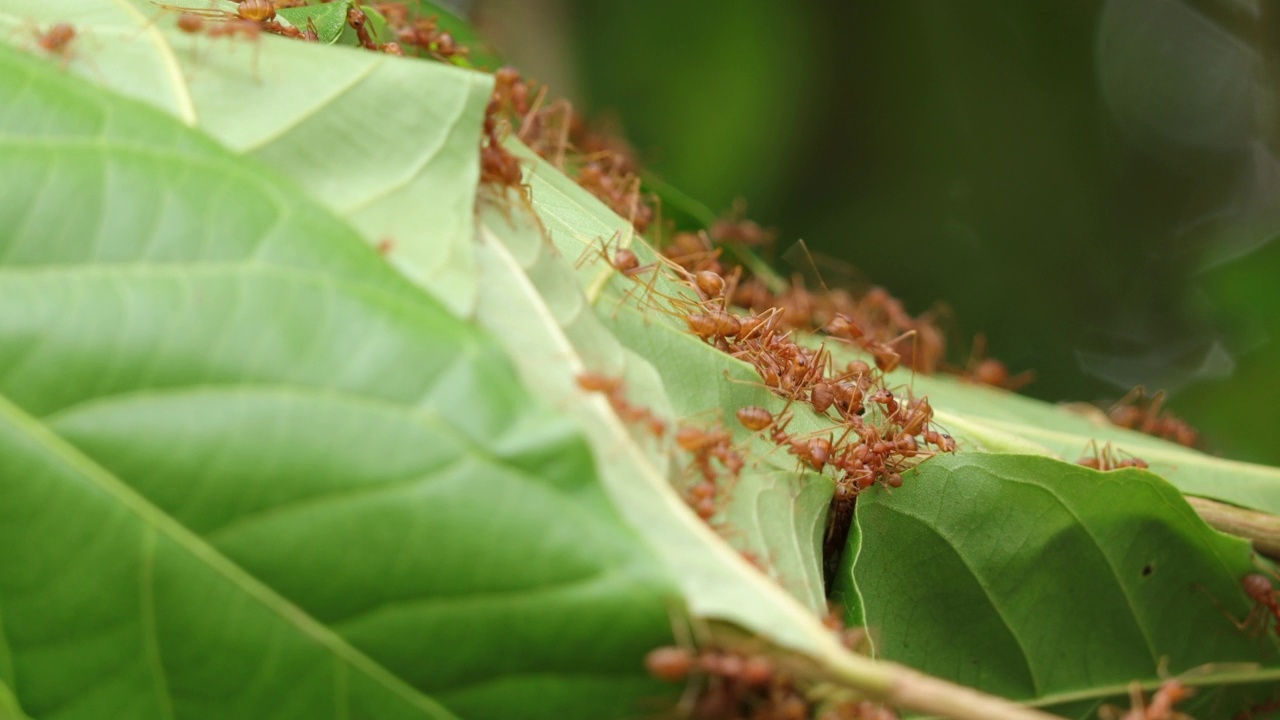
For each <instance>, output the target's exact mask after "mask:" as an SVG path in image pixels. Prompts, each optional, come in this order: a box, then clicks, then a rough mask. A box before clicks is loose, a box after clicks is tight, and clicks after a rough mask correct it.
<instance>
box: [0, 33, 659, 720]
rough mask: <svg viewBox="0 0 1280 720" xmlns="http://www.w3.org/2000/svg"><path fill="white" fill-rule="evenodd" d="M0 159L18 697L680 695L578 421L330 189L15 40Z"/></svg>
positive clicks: (592, 703) (297, 700)
mask: <svg viewBox="0 0 1280 720" xmlns="http://www.w3.org/2000/svg"><path fill="white" fill-rule="evenodd" d="M0 164H3V166H4V168H5V173H6V187H7V188H8V189H9V190H10V192H6V193H5V194H4V195H3V196H2V197H0V259H2V264H0V294H2V295H3V296H4V297H5V298H6V302H5V303H3V304H0V456H2V457H4V458H6V464H5V466H4V470H3V472H2V473H0V474H2V475H3V481H0V546H3V547H4V548H5V558H6V561H5V562H4V563H0V628H2V629H3V633H2V634H0V680H2V681H4V682H5V683H6V684H7V685H8V686H9V687H10V689H12V690H13V692H14V693H15V694H16V698H17V701H18V702H19V703H20V706H21V707H22V709H23V710H25V711H26V712H27V713H28V714H30V715H31V716H32V717H35V718H40V719H42V720H43V719H44V718H80V717H85V718H101V717H299V718H313V717H330V716H333V717H339V718H348V717H350V718H360V717H369V718H391V717H406V718H408V717H415V718H416V717H449V716H451V712H456V713H458V714H459V715H462V716H466V717H494V718H502V717H510V716H511V712H512V710H511V709H512V708H519V709H520V711H521V712H523V713H525V714H526V716H542V717H584V718H585V717H593V718H594V717H602V716H610V715H619V714H627V713H631V712H633V711H634V708H636V707H638V706H642V705H648V706H650V707H655V706H660V703H661V702H662V700H663V698H664V697H668V696H669V694H670V692H671V689H670V688H667V687H664V686H662V685H661V684H659V683H656V682H655V681H653V680H652V679H650V678H648V677H647V676H646V674H645V673H644V671H643V666H642V663H641V661H640V660H641V658H642V656H643V653H644V652H645V651H646V650H647V649H649V648H651V647H653V646H655V645H658V644H661V643H663V642H669V639H670V626H669V619H668V607H669V605H670V602H671V600H670V598H671V596H672V594H673V592H674V590H673V588H672V587H671V585H670V583H669V581H668V580H667V579H666V577H665V574H664V572H663V571H662V570H661V568H660V566H659V565H658V564H657V563H656V562H655V560H654V558H653V557H652V556H651V555H649V554H648V553H647V552H646V551H645V549H644V546H643V545H642V544H641V543H639V542H638V541H637V537H636V535H635V534H634V533H633V532H632V531H631V530H629V529H628V528H627V527H626V525H625V524H624V523H623V522H622V519H621V518H620V517H619V516H618V514H617V513H616V511H615V510H614V509H613V506H612V505H611V503H610V500H609V498H608V496H607V495H606V494H605V492H604V491H603V489H602V487H601V486H600V484H599V482H598V479H597V476H596V474H595V472H594V467H593V464H592V459H591V456H590V453H589V450H588V447H587V445H586V444H585V443H584V442H583V440H582V439H581V437H580V435H579V434H578V432H577V431H576V430H575V429H574V427H573V426H572V425H571V424H570V423H568V422H566V421H565V420H563V419H562V418H561V417H560V416H559V415H558V414H555V413H552V412H550V411H549V410H547V409H546V406H544V405H542V404H540V403H538V402H536V401H535V400H533V399H532V398H530V397H529V396H528V395H527V394H526V392H525V391H524V390H523V389H522V388H521V387H520V386H519V384H518V382H517V380H516V377H515V375H514V374H513V372H512V369H511V367H510V365H509V364H508V363H507V361H506V360H505V358H504V357H503V356H502V353H501V351H500V349H499V348H498V346H497V345H496V344H494V343H493V342H492V341H491V340H490V339H488V338H487V336H484V335H483V334H481V333H480V332H478V331H477V330H475V329H474V328H472V327H470V326H467V325H465V324H463V323H462V322H460V321H459V320H457V319H456V318H454V317H453V316H452V315H450V314H449V313H448V312H447V311H446V310H445V308H444V307H443V306H442V305H440V304H439V303H438V302H436V301H435V300H434V299H433V298H431V297H430V296H428V295H427V294H425V293H423V292H422V291H421V290H420V289H419V288H418V287H416V286H414V285H412V284H410V283H409V282H406V281H405V280H404V279H402V278H401V277H400V276H399V275H398V274H397V273H395V272H394V271H393V270H392V269H391V268H390V267H388V265H387V264H386V263H385V261H384V260H383V259H382V258H381V257H380V256H378V255H377V254H376V253H375V252H373V251H372V250H371V249H370V248H368V247H367V246H366V245H365V244H364V243H363V242H361V240H360V239H359V237H358V236H357V235H356V234H355V233H354V231H352V230H351V229H350V228H349V227H348V226H347V225H346V224H345V223H344V222H343V221H342V220H341V219H339V218H336V217H334V216H332V215H331V214H330V213H329V212H328V211H327V210H325V209H324V208H322V207H321V206H320V205H318V204H316V203H315V202H314V201H312V200H310V199H308V198H307V197H306V196H305V194H304V193H303V192H301V191H300V190H298V189H296V188H294V187H293V185H292V184H291V182H290V181H289V180H287V179H285V178H283V177H280V176H277V175H276V174H275V173H274V172H273V171H272V170H269V169H267V168H266V167H264V166H262V165H260V164H258V163H256V162H251V161H246V160H244V159H242V158H237V157H236V156H234V155H232V154H230V153H228V152H226V151H225V150H223V149H221V148H220V147H219V146H217V145H216V144H215V143H213V142H211V141H210V140H208V139H206V138H202V137H201V136H199V135H198V134H195V133H192V132H190V131H187V130H185V129H184V128H182V127H181V126H179V125H178V124H177V123H176V122H174V121H173V120H171V119H169V118H168V117H166V116H164V115H163V114H160V113H158V112H155V111H152V110H149V109H148V108H146V107H144V106H141V105H138V104H137V103H134V102H132V101H128V100H124V99H121V98H117V97H111V96H107V95H102V94H98V93H97V92H95V91H94V90H92V89H91V88H88V87H87V86H85V85H84V84H82V83H81V82H79V81H77V80H75V79H74V78H73V77H71V76H70V75H68V74H66V73H63V72H60V71H59V69H58V68H57V67H56V66H55V65H53V64H50V63H46V62H42V61H37V60H33V59H30V58H27V57H24V56H22V55H19V54H14V53H13V52H12V51H10V50H7V49H2V48H0ZM68 208H75V212H68ZM548 518H555V522H554V523H550V524H549V523H548V520H547V519H548ZM446 708H447V710H446Z"/></svg>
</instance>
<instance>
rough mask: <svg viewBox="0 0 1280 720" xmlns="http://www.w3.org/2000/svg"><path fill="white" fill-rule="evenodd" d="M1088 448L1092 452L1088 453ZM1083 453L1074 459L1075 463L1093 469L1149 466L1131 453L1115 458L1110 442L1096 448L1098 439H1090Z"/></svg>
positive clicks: (1104, 469)
mask: <svg viewBox="0 0 1280 720" xmlns="http://www.w3.org/2000/svg"><path fill="white" fill-rule="evenodd" d="M1089 448H1092V449H1093V454H1092V455H1090V454H1089V453H1088V450H1089ZM1085 450H1086V452H1085V454H1083V455H1081V456H1080V458H1079V459H1077V460H1076V464H1077V465H1083V466H1085V467H1087V468H1093V469H1094V470H1102V471H1104V472H1106V471H1109V470H1119V469H1122V468H1140V469H1146V468H1148V467H1150V466H1149V465H1148V464H1147V462H1146V461H1145V460H1143V459H1142V458H1139V457H1133V456H1132V455H1131V456H1129V457H1127V458H1119V459H1118V458H1117V457H1116V451H1115V450H1114V448H1112V447H1111V443H1106V444H1105V445H1103V446H1102V449H1101V450H1099V449H1098V441H1096V440H1090V441H1089V445H1088V446H1086V448H1085Z"/></svg>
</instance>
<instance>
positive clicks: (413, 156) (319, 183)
mask: <svg viewBox="0 0 1280 720" xmlns="http://www.w3.org/2000/svg"><path fill="white" fill-rule="evenodd" d="M190 5H191V6H193V7H199V6H200V0H195V1H194V2H192V3H190ZM176 17H177V15H176V13H175V12H166V11H162V10H161V8H159V7H158V6H156V5H153V4H152V3H150V2H147V1H146V0H47V1H43V2H39V3H32V2H27V1H26V0H0V38H3V39H4V40H7V41H8V42H10V43H12V44H14V45H16V46H17V47H19V48H21V49H24V50H28V51H30V52H33V53H40V51H39V49H38V46H37V45H36V41H35V31H36V30H37V29H41V28H46V27H48V26H49V25H50V24H52V23H55V22H72V23H74V25H75V27H76V29H77V32H78V33H79V37H77V39H76V40H75V41H74V42H73V43H72V44H71V45H70V46H69V55H68V59H66V60H64V61H62V62H63V64H64V65H65V66H66V69H67V70H69V71H72V72H75V73H76V74H79V75H82V76H84V77H85V78H87V79H89V80H90V81H92V82H94V83H96V84H98V85H100V86H102V87H106V88H110V89H112V90H115V91H117V92H119V93H121V94H123V95H126V96H128V97H133V98H136V99H139V100H142V101H143V102H146V103H148V104H150V105H153V106H155V107H158V108H160V109H162V110H164V111H165V112H168V113H170V114H171V115H173V116H175V117H177V118H178V119H180V120H181V121H182V122H184V123H186V124H187V125H191V126H196V127H199V128H201V129H202V130H204V131H205V132H206V133H208V134H209V135H211V136H213V137H215V138H217V139H218V141H220V142H221V143H223V144H224V145H226V146H227V147H229V148H230V149H232V150H233V151H235V152H236V153H240V154H245V155H250V156H252V157H255V158H258V159H260V160H263V161H264V162H266V163H267V164H268V165H270V166H271V167H273V168H274V169H275V170H276V171H277V172H279V173H281V174H283V175H285V176H288V177H290V178H292V179H293V180H294V181H295V182H297V183H298V184H299V185H300V186H301V187H303V188H305V189H306V191H307V193H308V194H309V195H310V196H311V198H312V199H313V200H315V201H318V202H319V203H320V204H321V205H322V206H324V207H325V208H327V209H328V210H329V211H330V212H332V213H334V214H336V215H338V216H340V217H342V218H344V219H345V220H346V221H347V222H348V223H349V224H350V225H351V226H353V227H354V228H355V229H356V230H357V231H358V232H359V233H360V236H361V237H363V238H364V239H365V241H366V242H368V243H369V244H371V245H378V244H380V243H384V242H385V243H389V244H390V245H391V247H392V250H391V253H390V257H391V259H392V261H393V263H394V264H395V265H396V267H397V269H399V270H400V271H401V272H403V273H404V274H405V275H406V276H407V277H409V278H410V279H411V280H413V281H414V282H415V283H418V284H420V285H422V286H423V287H425V288H427V289H428V290H430V291H431V292H432V293H433V294H435V296H436V297H437V299H439V300H440V301H442V302H444V303H445V305H447V306H448V307H449V308H451V309H452V310H453V311H454V312H455V313H458V314H466V313H467V312H468V311H469V309H470V308H471V307H472V306H473V305H474V302H475V292H476V287H475V264H474V257H473V255H472V252H471V249H470V242H471V237H472V234H473V229H472V228H473V217H472V208H473V206H474V203H475V185H476V180H477V179H478V177H479V165H478V162H477V153H478V147H479V142H480V119H481V117H482V116H483V113H484V107H485V103H486V102H487V100H488V96H489V92H490V89H491V87H492V80H491V78H490V77H489V76H487V75H484V74H482V73H474V72H466V71H462V70H458V69H455V68H451V67H448V66H444V65H440V64H438V63H426V62H419V61H414V60H411V59H405V58H395V57H391V56H388V55H383V54H380V53H370V52H365V51H359V50H356V49H352V48H334V47H326V46H322V45H315V44H311V43H303V42H297V41H290V40H285V39H282V38H277V37H272V36H266V37H263V38H261V39H260V41H259V42H248V41H245V40H243V39H240V38H235V39H229V38H217V39H210V38H208V37H205V36H203V35H197V36H191V35H186V34H184V33H181V32H178V31H177V30H176V29H175V28H174V27H173V23H174V19H175V18H176Z"/></svg>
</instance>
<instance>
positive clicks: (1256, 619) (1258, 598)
mask: <svg viewBox="0 0 1280 720" xmlns="http://www.w3.org/2000/svg"><path fill="white" fill-rule="evenodd" d="M1240 587H1242V588H1244V593H1245V594H1246V595H1248V596H1249V598H1250V599H1251V600H1253V602H1254V605H1253V609H1252V610H1250V611H1249V614H1248V615H1247V616H1246V617H1245V619H1244V621H1243V622H1239V623H1236V626H1237V627H1239V628H1241V629H1244V628H1247V627H1249V626H1250V625H1252V624H1254V623H1257V624H1258V628H1257V630H1256V631H1255V632H1261V633H1265V632H1266V631H1267V625H1268V624H1269V623H1270V622H1271V621H1272V620H1274V621H1275V631H1276V635H1278V636H1280V591H1277V590H1276V589H1275V588H1274V587H1272V585H1271V581H1270V580H1268V579H1267V576H1266V575H1263V574H1262V573H1249V574H1248V575H1245V576H1244V577H1242V578H1240ZM1267 613H1270V614H1271V617H1268V616H1267ZM1233 621H1234V618H1233Z"/></svg>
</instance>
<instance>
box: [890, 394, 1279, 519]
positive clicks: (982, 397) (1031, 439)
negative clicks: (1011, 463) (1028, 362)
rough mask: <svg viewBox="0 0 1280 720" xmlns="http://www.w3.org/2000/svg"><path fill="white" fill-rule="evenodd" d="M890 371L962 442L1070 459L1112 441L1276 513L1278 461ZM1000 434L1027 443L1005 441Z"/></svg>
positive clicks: (1192, 481) (1195, 489) (1233, 499)
mask: <svg viewBox="0 0 1280 720" xmlns="http://www.w3.org/2000/svg"><path fill="white" fill-rule="evenodd" d="M895 377H897V378H898V379H899V382H901V383H903V384H908V383H913V384H914V388H915V392H916V393H917V394H923V395H928V396H929V400H930V402H931V403H933V405H934V407H935V408H938V409H940V410H942V411H943V412H942V416H941V419H940V421H941V422H942V423H943V424H944V425H946V424H947V423H948V422H954V424H955V425H956V426H957V427H954V428H950V429H952V430H954V431H955V433H954V434H955V435H956V436H957V439H958V440H959V441H960V442H961V447H962V448H966V449H978V450H991V451H1013V452H1028V451H1034V450H1031V448H1035V447H1036V446H1039V447H1040V448H1041V450H1040V452H1043V453H1045V454H1052V455H1055V456H1058V457H1061V458H1063V459H1065V460H1068V461H1074V460H1075V459H1077V458H1079V457H1080V456H1081V455H1083V454H1085V453H1086V451H1088V449H1089V444H1090V442H1091V441H1097V443H1098V444H1099V445H1101V444H1103V443H1108V442H1109V443H1111V444H1112V446H1113V447H1114V448H1115V449H1116V450H1117V451H1119V452H1120V453H1122V454H1131V455H1134V456H1137V457H1140V458H1142V459H1144V460H1146V461H1147V462H1148V463H1150V465H1151V470H1152V471H1154V472H1156V473H1157V474H1159V475H1160V476H1161V477H1163V478H1165V479H1166V480H1168V481H1169V482H1171V483H1173V484H1174V486H1175V487H1177V488H1178V489H1179V490H1182V491H1183V492H1184V493H1186V494H1188V495H1199V496H1201V497H1207V498H1213V499H1216V500H1222V501H1224V502H1228V503H1232V504H1235V505H1240V506H1242V507H1248V508H1254V509H1256V510H1262V511H1264V512H1268V513H1271V514H1273V515H1280V468H1274V467H1268V466H1265V465H1254V464H1251V463H1242V462H1237V461H1234V460H1227V459H1225V458H1218V457H1213V456H1211V455H1208V454H1206V453H1202V452H1198V451H1196V450H1192V449H1189V448H1185V447H1182V446H1180V445H1175V444H1173V443H1170V442H1167V441H1164V440H1161V439H1159V438H1154V437H1151V436H1149V435H1143V434H1141V433H1137V432H1133V431H1131V430H1125V429H1123V428H1118V427H1116V426H1114V425H1111V424H1110V423H1109V422H1107V421H1106V420H1105V418H1104V417H1103V416H1102V413H1101V412H1098V413H1093V414H1091V415H1084V414H1080V413H1077V412H1072V411H1069V410H1067V409H1064V408H1061V407H1054V406H1052V405H1049V404H1046V403H1043V402H1040V401H1037V400H1032V399H1030V398H1026V397H1022V396H1019V395H1014V394H1013V393H1009V392H1005V391H1003V390H996V389H992V388H987V387H983V386H979V385H973V384H969V383H963V382H960V381H958V380H955V379H953V378H947V377H939V376H934V377H924V376H919V377H915V378H911V376H910V375H909V374H908V373H903V372H899V373H898V374H897V375H896V376H895ZM961 426H963V427H961ZM1002 438H1003V439H1005V440H1007V439H1010V438H1015V439H1021V440H1022V441H1023V442H1024V443H1031V445H1026V444H1022V445H1021V446H1020V447H1019V446H1018V445H1014V446H1013V447H1009V446H1008V444H1007V442H1005V441H1002Z"/></svg>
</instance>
